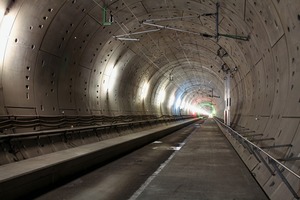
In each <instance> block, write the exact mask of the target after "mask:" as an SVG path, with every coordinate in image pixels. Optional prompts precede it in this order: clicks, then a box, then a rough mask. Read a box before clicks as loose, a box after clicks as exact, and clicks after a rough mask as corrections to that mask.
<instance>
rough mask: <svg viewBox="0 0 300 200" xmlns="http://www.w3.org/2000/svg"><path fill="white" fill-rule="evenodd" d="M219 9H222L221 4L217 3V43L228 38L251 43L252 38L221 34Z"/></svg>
mask: <svg viewBox="0 0 300 200" xmlns="http://www.w3.org/2000/svg"><path fill="white" fill-rule="evenodd" d="M219 9H220V3H216V13H215V16H216V39H217V42H218V41H219V37H227V38H231V39H235V40H242V41H249V39H250V36H241V35H230V34H222V33H219Z"/></svg>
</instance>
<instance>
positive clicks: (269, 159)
mask: <svg viewBox="0 0 300 200" xmlns="http://www.w3.org/2000/svg"><path fill="white" fill-rule="evenodd" d="M214 120H215V121H216V122H217V123H219V124H220V125H221V126H223V127H225V128H226V129H227V131H228V134H229V135H231V136H233V137H234V138H235V139H236V140H237V141H239V142H240V143H241V144H242V145H243V146H244V147H245V148H246V149H247V150H248V151H249V153H250V154H251V155H253V156H254V157H255V158H256V159H257V161H258V162H260V163H263V164H264V165H265V167H266V168H267V169H268V171H269V172H270V173H271V175H272V176H275V175H276V173H277V174H278V176H279V177H280V178H281V180H282V181H283V182H284V184H285V185H286V186H287V188H288V189H289V191H290V192H291V193H292V194H293V196H294V197H295V198H296V199H300V197H299V196H298V194H297V192H296V191H295V190H294V189H293V187H292V186H291V184H290V183H289V181H288V180H287V178H286V177H285V176H284V174H283V173H282V172H283V169H284V170H286V171H287V172H289V173H291V174H292V175H294V176H295V177H296V178H298V179H300V175H298V174H297V173H296V172H294V171H293V170H291V169H290V168H288V167H287V166H285V165H284V164H282V163H281V162H280V161H279V160H278V159H276V158H274V157H273V156H271V155H270V154H269V153H267V152H266V151H264V150H263V149H262V148H261V147H259V146H257V145H256V144H254V143H253V142H251V141H250V140H248V139H247V138H246V137H244V136H242V135H241V134H240V133H238V132H237V131H235V130H233V129H232V128H231V127H229V126H227V125H226V124H224V123H223V122H222V121H220V120H219V119H217V118H214ZM264 157H266V159H265V158H264ZM280 168H282V169H280Z"/></svg>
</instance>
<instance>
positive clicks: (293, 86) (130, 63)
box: [0, 0, 300, 199]
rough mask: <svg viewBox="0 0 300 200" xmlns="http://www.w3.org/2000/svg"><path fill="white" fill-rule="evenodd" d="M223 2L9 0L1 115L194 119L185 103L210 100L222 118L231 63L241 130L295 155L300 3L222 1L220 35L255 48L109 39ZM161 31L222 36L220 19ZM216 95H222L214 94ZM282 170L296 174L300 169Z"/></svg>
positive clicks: (161, 34)
mask: <svg viewBox="0 0 300 200" xmlns="http://www.w3.org/2000/svg"><path fill="white" fill-rule="evenodd" d="M216 2H217V1H209V0H198V1H196V0H190V1H182V0H169V1H153V0H114V1H108V0H106V1H100V0H48V1H38V0H31V1H29V0H14V1H13V0H4V1H3V0H2V1H1V2H0V44H1V45H0V70H1V76H0V88H1V90H0V114H1V115H47V116H48V115H53V116H54V115H80V116H81V115H147V114H154V115H172V114H177V115H178V114H190V112H189V111H185V110H181V109H180V105H176V104H177V99H178V98H179V99H181V100H183V101H184V102H185V103H189V104H191V105H195V106H196V105H198V104H199V103H201V102H208V101H212V102H213V104H215V105H216V108H217V116H218V117H221V118H222V117H223V110H224V77H225V72H224V71H223V70H222V68H221V66H222V65H223V64H226V65H227V66H228V67H229V69H230V73H232V74H231V75H232V79H231V94H232V107H231V109H232V110H231V113H232V123H233V125H239V126H244V127H247V128H249V129H250V130H253V131H256V132H257V133H262V134H263V137H265V138H274V140H270V141H265V142H260V143H259V145H262V146H264V145H273V144H292V145H293V147H291V148H280V149H276V150H269V153H270V154H272V155H274V156H275V157H277V158H282V157H297V156H299V153H300V145H299V142H300V141H299V140H300V128H299V122H300V116H299V113H300V94H299V91H300V83H299V80H300V67H299V66H300V59H299V58H300V51H299V46H300V39H299V35H300V2H299V0H286V1H283V0H281V1H280V0H263V1H255V0H226V1H225V0H220V1H218V2H220V21H219V29H220V32H221V33H226V34H237V35H244V36H247V35H249V36H250V40H249V41H240V40H235V39H230V38H226V37H220V39H219V41H218V42H217V41H216V40H215V39H213V38H205V37H203V36H200V35H196V34H190V33H186V32H176V31H172V30H165V29H164V30H160V31H156V32H152V33H148V34H139V35H133V36H131V37H132V38H137V39H139V40H140V41H138V42H136V41H120V40H117V39H115V38H113V36H117V35H122V34H126V33H133V32H138V31H145V30H150V29H153V28H154V27H149V26H147V25H143V24H142V23H141V22H142V21H143V20H146V19H158V18H170V17H182V16H197V15H200V14H203V13H214V12H215V10H216V8H215V3H216ZM104 4H105V5H106V6H108V8H107V9H108V13H110V12H111V13H112V15H113V17H114V23H112V25H109V26H104V25H102V23H103V19H102V12H103V11H102V8H103V7H104ZM157 24H160V25H164V26H166V25H168V26H169V27H174V28H178V29H182V30H187V31H193V32H203V33H207V34H211V35H214V34H215V27H216V25H215V17H214V16H210V17H196V18H183V19H178V20H169V21H160V22H157ZM218 51H219V52H220V51H221V52H223V53H218ZM224 52H226V54H224ZM235 67H237V71H235V70H233V69H234V68H235ZM170 76H172V77H173V80H172V81H171V80H170V78H169V77H170ZM147 84H149V86H148V88H149V89H148V92H145V88H147ZM212 89H213V90H214V94H215V95H219V96H220V98H210V97H208V95H209V94H210V91H211V90H212ZM162 91H163V92H162ZM163 93H165V95H163ZM161 96H165V98H164V101H163V102H161V103H160V102H159V99H160V97H161ZM170 99H171V100H170ZM241 153H243V152H241ZM243 156H246V157H247V159H246V160H249V162H248V167H250V169H251V170H253V172H254V173H255V174H256V177H258V181H259V183H260V184H261V185H262V186H263V187H264V189H265V190H266V191H267V193H268V194H269V195H270V196H272V197H274V199H276V198H277V199H280V197H282V196H281V195H280V194H283V195H286V194H288V193H289V192H288V191H287V189H286V188H285V186H284V185H283V184H282V183H281V181H280V180H277V179H276V178H274V177H272V176H271V175H270V174H269V173H268V172H267V170H266V169H265V168H264V167H263V166H262V165H261V164H258V163H257V162H256V161H255V160H254V159H253V158H252V156H251V155H247V154H246V153H245V154H244V155H243ZM285 164H286V165H287V166H289V167H290V168H291V169H293V170H294V171H296V172H298V173H299V171H300V165H299V161H293V162H286V163H285ZM288 178H289V179H292V180H294V179H293V178H292V177H290V176H288ZM294 183H295V184H294V185H296V187H297V188H296V190H297V191H298V190H299V181H298V180H294ZM285 197H286V196H285Z"/></svg>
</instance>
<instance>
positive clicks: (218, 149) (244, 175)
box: [134, 120, 268, 200]
mask: <svg viewBox="0 0 300 200" xmlns="http://www.w3.org/2000/svg"><path fill="white" fill-rule="evenodd" d="M134 199H141V200H147V199H149V200H153V199H164V200H166V199H170V200H171V199H172V200H177V199H178V200H182V199H190V200H195V199H201V200H220V199H222V200H225V199H228V200H229V199H230V200H242V199H243V200H246V199H247V200H250V199H253V200H263V199H268V197H267V196H266V195H265V193H264V192H263V191H262V189H261V188H260V187H259V185H258V184H257V183H256V181H255V180H254V178H253V177H252V175H251V174H250V172H249V171H248V169H247V168H246V167H245V165H244V163H243V162H242V161H241V159H240V158H239V156H238V155H237V154H236V152H235V151H234V150H233V148H232V146H231V145H230V143H229V142H228V141H227V139H226V138H225V137H224V135H223V134H222V133H221V132H220V130H219V129H218V128H217V126H216V124H215V123H214V122H213V121H212V120H209V121H207V122H206V123H205V124H203V126H202V127H201V128H200V129H197V130H196V131H195V132H193V133H192V134H191V135H190V136H189V138H188V140H187V142H186V144H185V145H184V146H183V148H182V149H181V150H180V151H178V152H177V153H176V155H175V156H174V157H173V159H172V160H171V161H170V162H169V163H168V164H167V165H166V166H165V167H164V169H162V171H161V172H160V173H159V174H158V175H157V176H156V177H155V178H154V179H153V181H152V182H151V183H150V184H149V185H148V186H147V187H146V188H145V189H144V190H143V192H142V193H141V194H140V195H139V196H138V197H137V198H134Z"/></svg>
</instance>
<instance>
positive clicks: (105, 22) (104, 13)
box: [102, 6, 113, 26]
mask: <svg viewBox="0 0 300 200" xmlns="http://www.w3.org/2000/svg"><path fill="white" fill-rule="evenodd" d="M112 23H113V15H112V14H111V12H110V15H109V18H108V20H107V7H106V6H103V8H102V25H103V26H110V25H112Z"/></svg>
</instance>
